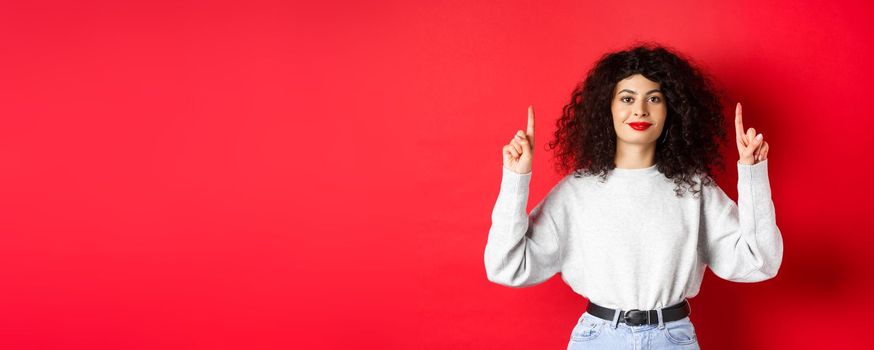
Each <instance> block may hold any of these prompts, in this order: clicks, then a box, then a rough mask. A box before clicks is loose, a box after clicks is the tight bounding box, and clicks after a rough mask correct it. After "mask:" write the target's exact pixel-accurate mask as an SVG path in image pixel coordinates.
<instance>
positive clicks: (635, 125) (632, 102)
mask: <svg viewBox="0 0 874 350" xmlns="http://www.w3.org/2000/svg"><path fill="white" fill-rule="evenodd" d="M660 85H661V84H659V83H656V82H654V81H652V80H649V79H647V78H646V77H644V76H643V75H640V74H635V75H632V76H630V77H628V78H625V79H622V80H620V81H619V82H618V83H617V84H616V88H615V89H613V102H611V103H610V110H611V111H612V112H613V127H614V128H615V129H616V138H617V140H616V142H617V143H620V142H622V143H627V144H648V143H653V142H656V140H658V138H659V135H661V133H662V129H663V128H664V122H665V118H666V117H667V112H668V106H667V104H666V102H665V95H664V94H663V93H662V92H661V91H660V90H659V88H660Z"/></svg>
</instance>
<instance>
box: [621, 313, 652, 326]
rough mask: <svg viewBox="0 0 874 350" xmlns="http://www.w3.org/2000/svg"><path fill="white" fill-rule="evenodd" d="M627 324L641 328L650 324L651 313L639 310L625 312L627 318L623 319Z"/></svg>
mask: <svg viewBox="0 0 874 350" xmlns="http://www.w3.org/2000/svg"><path fill="white" fill-rule="evenodd" d="M622 320H623V321H625V324H627V325H629V326H640V325H644V324H649V312H648V311H641V310H638V309H631V310H628V311H625V317H623V318H622Z"/></svg>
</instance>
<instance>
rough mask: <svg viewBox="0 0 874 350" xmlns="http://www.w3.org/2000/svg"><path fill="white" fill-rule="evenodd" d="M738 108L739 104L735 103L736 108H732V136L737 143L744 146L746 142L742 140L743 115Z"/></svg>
mask: <svg viewBox="0 0 874 350" xmlns="http://www.w3.org/2000/svg"><path fill="white" fill-rule="evenodd" d="M742 112H743V111H742V109H741V106H740V102H738V103H737V106H735V107H734V136H735V137H736V138H737V142H738V143H740V144H742V145H744V146H746V145H747V142H746V139H745V138H744V135H743V133H744V120H743V113H742Z"/></svg>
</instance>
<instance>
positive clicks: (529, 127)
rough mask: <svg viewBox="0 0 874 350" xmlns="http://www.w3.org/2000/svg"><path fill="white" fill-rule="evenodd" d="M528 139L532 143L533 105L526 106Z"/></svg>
mask: <svg viewBox="0 0 874 350" xmlns="http://www.w3.org/2000/svg"><path fill="white" fill-rule="evenodd" d="M526 133H527V134H528V138H529V139H530V140H531V142H532V143H533V142H534V105H530V106H528V131H527V132H526Z"/></svg>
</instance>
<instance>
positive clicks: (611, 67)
mask: <svg viewBox="0 0 874 350" xmlns="http://www.w3.org/2000/svg"><path fill="white" fill-rule="evenodd" d="M692 62H693V61H692V60H691V59H689V58H686V57H684V56H682V55H681V54H678V53H676V52H675V51H674V50H672V49H668V48H666V47H664V46H662V45H658V44H651V43H643V44H636V45H635V46H633V47H631V48H628V49H626V50H622V51H617V52H611V53H607V54H604V55H603V56H602V57H601V58H600V60H598V62H597V63H596V64H595V66H594V67H593V68H592V69H591V70H590V71H589V72H588V74H587V76H586V78H585V80H584V81H582V82H580V83H578V84H577V86H576V88H575V89H574V90H573V93H572V94H571V101H570V103H568V104H567V105H565V106H564V108H563V109H562V116H561V118H559V119H558V120H557V121H556V126H557V129H556V131H555V139H554V140H553V141H551V142H549V144H548V148H547V150H551V149H554V148H556V151H555V154H556V159H557V163H556V169H557V170H558V172H559V173H561V174H565V175H566V174H568V173H570V172H571V171H574V177H581V176H583V175H584V174H588V175H600V178H601V181H604V180H606V178H607V175H608V172H609V171H610V170H612V169H614V168H615V167H616V164H615V162H614V160H615V155H616V130H615V129H614V126H613V114H612V112H611V109H610V105H611V102H612V99H613V90H614V88H615V87H616V84H617V83H618V82H619V81H620V80H622V79H624V78H627V77H629V76H631V75H634V74H641V75H643V76H644V77H646V78H647V79H649V80H652V81H654V82H657V83H659V84H660V88H661V90H662V92H663V93H664V96H665V102H666V103H667V116H666V119H665V126H664V129H663V130H662V134H661V135H660V136H659V138H658V140H657V142H656V151H655V160H654V161H655V162H656V163H657V169H658V171H659V172H661V173H662V174H664V175H665V177H667V178H668V179H671V180H673V182H674V183H676V185H677V187H676V188H675V189H674V192H676V195H677V197H682V195H683V189H682V188H681V187H682V186H681V185H682V184H683V183H685V184H687V185H688V186H689V189H690V191H691V192H692V193H693V196H695V195H696V194H697V193H698V192H700V187H699V189H698V190H696V189H695V185H696V184H698V182H697V181H696V180H695V179H696V177H697V178H698V179H700V180H701V181H700V184H699V185H711V184H713V183H714V182H715V180H714V177H715V175H716V174H715V173H714V171H715V170H717V169H719V168H722V167H723V163H722V156H721V155H720V154H719V146H720V142H722V141H724V140H725V138H726V132H725V127H724V125H723V123H724V122H725V120H724V119H723V115H722V111H723V109H722V108H723V107H722V103H721V96H722V95H723V93H722V92H721V91H718V90H717V89H716V87H715V85H714V84H713V79H711V78H710V77H709V76H707V75H706V74H705V73H704V72H703V71H702V70H700V69H699V68H697V67H696V65H694V64H693V63H692Z"/></svg>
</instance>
